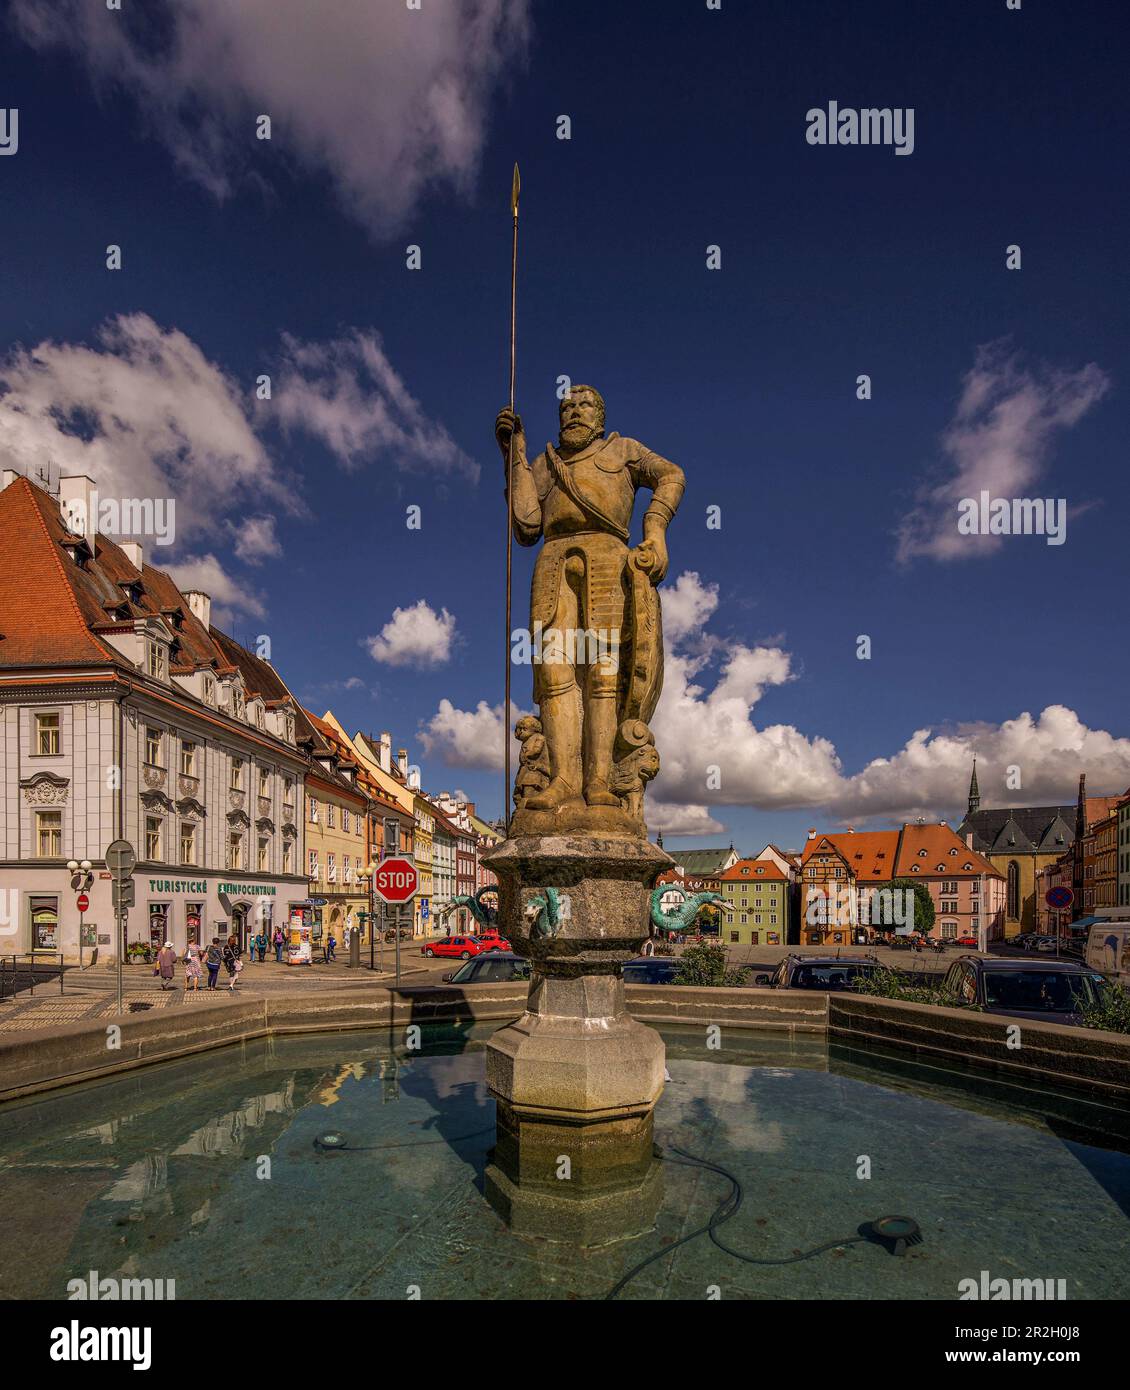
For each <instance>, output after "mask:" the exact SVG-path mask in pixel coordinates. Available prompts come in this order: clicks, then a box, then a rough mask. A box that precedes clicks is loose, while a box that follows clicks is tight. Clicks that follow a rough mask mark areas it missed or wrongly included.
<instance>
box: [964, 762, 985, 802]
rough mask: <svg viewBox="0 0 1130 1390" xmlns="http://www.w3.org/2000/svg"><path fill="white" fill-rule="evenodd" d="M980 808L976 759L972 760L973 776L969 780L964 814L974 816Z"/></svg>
mask: <svg viewBox="0 0 1130 1390" xmlns="http://www.w3.org/2000/svg"><path fill="white" fill-rule="evenodd" d="M980 808H981V790H980V788H979V787H978V786H977V759H976V758H974V759H973V776H972V777H970V779H969V806H968V809H967V810H966V812H965V814H966V815H967V816H973V815H976V814H977V812H978V811H979V810H980Z"/></svg>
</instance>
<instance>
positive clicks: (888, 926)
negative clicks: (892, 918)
mask: <svg viewBox="0 0 1130 1390" xmlns="http://www.w3.org/2000/svg"><path fill="white" fill-rule="evenodd" d="M886 889H893V890H895V891H896V892H902V891H904V890H906V889H909V890H910V891H911V892H912V893H913V894H914V930H915V931H917V932H921V933H922V935H923V936H928V935H929V934H930V932H931V931H932V930H933V926H934V899H933V898H932V897H931V896H930V890H929V888H927V887H926V885H925V884H924V883H922V882H921V881H917V882H916V881H915V880H914V879H912V878H893V879H891V881H890V883H880V884H879V885H878V891H879V892H882V891H884V890H886ZM871 925H872V927H873V928H874V929H875V931H878V932H893V931H894V929H895V926H896V923H894V922H872V923H871Z"/></svg>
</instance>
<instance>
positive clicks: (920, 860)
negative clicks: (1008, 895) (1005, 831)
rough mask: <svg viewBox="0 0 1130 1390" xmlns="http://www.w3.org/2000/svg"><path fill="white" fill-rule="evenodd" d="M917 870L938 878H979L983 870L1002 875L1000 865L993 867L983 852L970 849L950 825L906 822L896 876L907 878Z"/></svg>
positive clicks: (900, 836) (985, 872)
mask: <svg viewBox="0 0 1130 1390" xmlns="http://www.w3.org/2000/svg"><path fill="white" fill-rule="evenodd" d="M923 850H925V854H923V853H922V851H923ZM967 864H968V865H969V867H968V868H966V865H967ZM915 870H916V871H917V872H918V873H920V874H924V875H929V876H931V877H935V878H936V877H938V876H939V875H940V876H942V877H944V878H976V877H978V876H979V875H981V874H991V875H993V877H995V878H1000V877H1001V874H1000V871H999V870H998V869H994V868H993V866H992V864H990V863H989V861H988V860H987V859H986V858H985V857H984V856H983V855H980V854H978V853H977V852H976V851H975V850H971V849H970V848H969V846H968V845H967V844H966V843H965V842H964V840H962V839H961V837H960V836H959V835H958V834H957V832H956V831H954V830H953V829H951V828H950V826H948V825H904V826H903V828H902V830H901V832H900V834H899V850H898V858H897V860H896V862H895V874H894V877H896V878H906V877H908V876H909V875H911V873H912V872H913V871H915Z"/></svg>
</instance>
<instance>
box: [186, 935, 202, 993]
mask: <svg viewBox="0 0 1130 1390" xmlns="http://www.w3.org/2000/svg"><path fill="white" fill-rule="evenodd" d="M203 973H204V972H203V971H202V970H201V968H200V947H199V946H198V945H197V944H196V942H195V941H190V942H189V943H188V945H187V947H186V948H185V952H184V988H185V993H188V991H189V990H191V991H192V992H193V993H194V994H195V993H196V992H197V991H198V990H199V989H200V977H201V975H202V974H203Z"/></svg>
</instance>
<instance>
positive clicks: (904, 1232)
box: [861, 1216, 922, 1255]
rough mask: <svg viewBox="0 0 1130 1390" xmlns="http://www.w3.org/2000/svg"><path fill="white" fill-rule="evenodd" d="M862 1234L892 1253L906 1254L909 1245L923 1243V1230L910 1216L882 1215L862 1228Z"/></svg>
mask: <svg viewBox="0 0 1130 1390" xmlns="http://www.w3.org/2000/svg"><path fill="white" fill-rule="evenodd" d="M861 1234H863V1235H866V1236H868V1237H869V1238H870V1239H871V1240H874V1241H876V1242H877V1243H878V1244H879V1245H881V1246H883V1247H884V1249H886V1250H887V1251H889V1252H890V1254H892V1255H905V1254H906V1249H907V1246H909V1245H921V1244H922V1230H921V1228H920V1227H919V1225H918V1222H917V1221H915V1220H914V1218H913V1217H910V1216H880V1217H877V1218H876V1219H875V1220H874V1221H869V1222H868V1223H867V1224H866V1225H865V1226H863V1227H862V1228H861Z"/></svg>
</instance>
